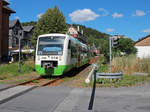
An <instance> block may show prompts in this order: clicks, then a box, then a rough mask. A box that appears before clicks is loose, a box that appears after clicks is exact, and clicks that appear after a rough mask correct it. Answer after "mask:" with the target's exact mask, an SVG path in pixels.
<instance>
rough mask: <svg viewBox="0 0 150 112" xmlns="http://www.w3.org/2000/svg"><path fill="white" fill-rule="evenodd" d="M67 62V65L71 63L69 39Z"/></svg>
mask: <svg viewBox="0 0 150 112" xmlns="http://www.w3.org/2000/svg"><path fill="white" fill-rule="evenodd" d="M67 63H68V65H70V64H71V41H70V40H69V43H68V56H67Z"/></svg>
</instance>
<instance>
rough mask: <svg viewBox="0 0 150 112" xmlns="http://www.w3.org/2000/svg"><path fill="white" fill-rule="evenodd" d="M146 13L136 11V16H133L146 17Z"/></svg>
mask: <svg viewBox="0 0 150 112" xmlns="http://www.w3.org/2000/svg"><path fill="white" fill-rule="evenodd" d="M145 15H146V13H145V12H144V11H142V10H136V12H135V14H133V15H132V16H145Z"/></svg>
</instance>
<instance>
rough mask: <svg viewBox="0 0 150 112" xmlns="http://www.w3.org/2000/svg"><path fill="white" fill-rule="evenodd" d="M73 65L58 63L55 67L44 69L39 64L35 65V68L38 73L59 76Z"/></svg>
mask: <svg viewBox="0 0 150 112" xmlns="http://www.w3.org/2000/svg"><path fill="white" fill-rule="evenodd" d="M73 66H74V65H59V66H58V67H55V68H49V69H45V68H42V67H41V65H36V66H35V69H36V72H37V73H38V74H39V75H52V76H60V75H62V74H63V73H64V72H67V71H69V70H70V69H71V68H73Z"/></svg>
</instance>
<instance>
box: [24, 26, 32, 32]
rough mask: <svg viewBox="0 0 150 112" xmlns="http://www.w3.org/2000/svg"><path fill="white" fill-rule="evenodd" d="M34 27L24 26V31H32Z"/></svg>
mask: <svg viewBox="0 0 150 112" xmlns="http://www.w3.org/2000/svg"><path fill="white" fill-rule="evenodd" d="M33 28H34V27H33V26H23V31H25V32H30V31H31V30H32V29H33Z"/></svg>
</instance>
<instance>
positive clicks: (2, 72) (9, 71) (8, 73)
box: [0, 60, 34, 80]
mask: <svg viewBox="0 0 150 112" xmlns="http://www.w3.org/2000/svg"><path fill="white" fill-rule="evenodd" d="M33 70H34V63H33V61H31V60H28V61H25V62H22V64H21V73H18V63H12V64H3V65H0V80H4V79H8V78H11V77H14V76H19V75H23V74H27V73H30V72H33Z"/></svg>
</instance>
